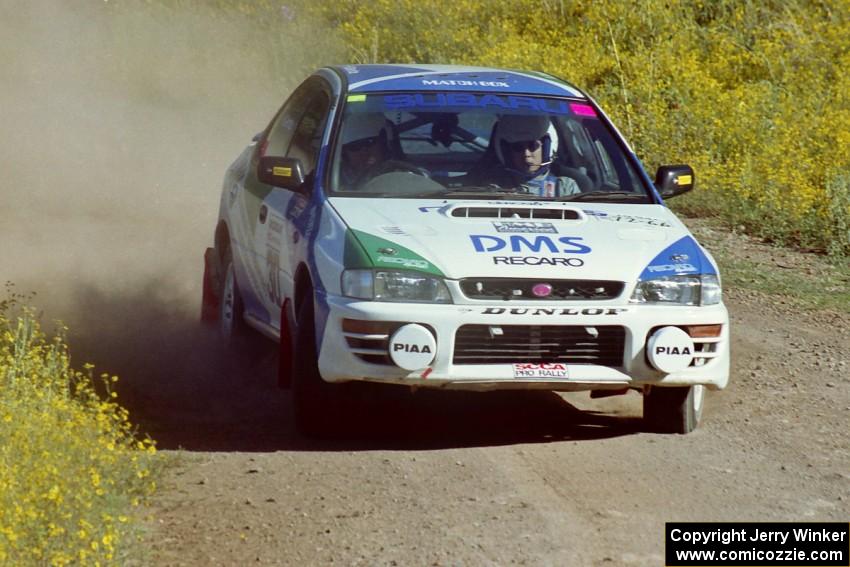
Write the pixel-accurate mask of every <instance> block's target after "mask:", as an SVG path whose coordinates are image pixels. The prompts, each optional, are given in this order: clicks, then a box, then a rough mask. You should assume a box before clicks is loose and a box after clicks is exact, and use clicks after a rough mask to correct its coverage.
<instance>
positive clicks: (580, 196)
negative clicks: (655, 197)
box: [560, 191, 650, 202]
mask: <svg viewBox="0 0 850 567" xmlns="http://www.w3.org/2000/svg"><path fill="white" fill-rule="evenodd" d="M560 200H561V201H626V202H630V201H645V202H650V201H649V198H648V197H647V196H646V195H641V194H640V193H631V192H628V191H590V192H588V193H576V194H575V195H569V196H567V197H562V198H561V199H560Z"/></svg>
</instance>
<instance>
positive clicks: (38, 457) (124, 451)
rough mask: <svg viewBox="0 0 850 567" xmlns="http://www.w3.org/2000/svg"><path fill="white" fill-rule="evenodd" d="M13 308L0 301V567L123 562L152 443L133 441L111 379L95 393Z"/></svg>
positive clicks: (87, 378) (88, 372)
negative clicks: (4, 566)
mask: <svg viewBox="0 0 850 567" xmlns="http://www.w3.org/2000/svg"><path fill="white" fill-rule="evenodd" d="M11 303H13V300H5V301H0V564H3V565H68V564H75V565H76V564H79V565H97V564H100V565H105V564H120V563H122V560H123V559H125V557H124V553H125V552H126V548H127V544H128V543H129V538H130V536H131V534H132V530H133V528H134V520H135V516H136V515H135V514H134V508H135V507H137V506H139V505H140V504H141V503H142V502H144V500H145V499H146V498H147V497H148V496H149V495H151V494H152V492H153V491H154V489H155V482H154V480H153V477H152V472H153V471H154V468H155V466H156V463H157V458H156V456H155V455H156V450H155V448H154V443H153V442H152V441H150V440H148V439H144V440H138V439H137V438H136V436H135V435H134V432H133V428H132V426H131V424H130V422H129V419H128V414H127V411H126V410H124V409H123V408H121V407H120V406H119V405H118V404H117V403H116V401H115V397H116V396H115V393H114V392H112V387H113V386H114V383H115V381H116V380H117V378H116V377H114V376H113V377H109V376H102V381H103V388H100V389H102V390H104V393H103V394H100V395H99V394H98V393H97V392H96V391H95V384H94V380H93V379H92V367H91V366H86V367H85V371H84V372H79V371H76V370H73V369H72V368H71V365H70V356H69V353H68V348H67V346H66V343H65V342H64V340H63V337H62V334H61V333H60V334H58V335H57V336H55V337H53V338H52V339H51V338H48V337H47V336H46V335H45V334H44V333H43V332H42V330H41V328H40V326H39V324H38V322H37V320H36V317H35V316H34V314H33V312H32V311H31V310H28V309H23V310H20V314H19V315H17V316H13V315H11V314H10V311H11V305H10V304H11Z"/></svg>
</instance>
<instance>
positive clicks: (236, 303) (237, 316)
mask: <svg viewBox="0 0 850 567" xmlns="http://www.w3.org/2000/svg"><path fill="white" fill-rule="evenodd" d="M222 267H223V269H222V272H221V274H222V279H221V287H220V289H221V296H220V297H219V304H218V315H219V316H218V332H219V337H220V338H221V341H222V342H223V343H224V345H225V346H226V347H227V348H229V349H238V348H240V347H242V346H243V343H244V342H245V339H246V336H247V335H248V325H247V324H246V323H245V319H244V314H245V307H244V304H243V303H242V295H241V294H240V292H239V285H238V284H237V282H236V271H235V269H234V267H233V259H232V257H231V255H230V252H229V251H228V252H227V253H226V254H225V257H224V260H223V261H222Z"/></svg>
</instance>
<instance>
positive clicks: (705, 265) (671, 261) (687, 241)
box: [639, 236, 717, 281]
mask: <svg viewBox="0 0 850 567" xmlns="http://www.w3.org/2000/svg"><path fill="white" fill-rule="evenodd" d="M716 273H717V268H715V267H714V263H713V262H712V261H711V260H709V259H708V256H706V255H705V253H704V252H703V251H702V248H700V245H699V244H697V242H696V240H694V239H693V237H692V236H683V237H682V238H680V239H679V240H677V241H676V242H674V243H673V244H671V245H670V246H668V247H667V248H665V249H663V250H662V251H661V252H659V253H658V255H656V256H655V258H653V259H652V261H651V262H649V263H648V265H647V267H646V268H644V270H643V272H641V274H640V277H639V279H640V280H642V281H645V280H652V279H657V278H662V277H667V276H675V275H679V274H716Z"/></svg>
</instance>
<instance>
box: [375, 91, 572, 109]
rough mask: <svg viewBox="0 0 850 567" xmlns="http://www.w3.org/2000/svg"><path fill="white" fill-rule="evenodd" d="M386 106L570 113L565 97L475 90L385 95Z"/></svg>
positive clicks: (388, 107)
mask: <svg viewBox="0 0 850 567" xmlns="http://www.w3.org/2000/svg"><path fill="white" fill-rule="evenodd" d="M384 106H385V107H386V108H387V109H389V110H400V109H410V108H416V109H419V110H424V109H428V108H445V107H463V108H491V109H492V108H498V109H501V110H520V111H532V112H542V113H544V114H570V108H569V105H568V104H567V102H566V101H563V100H554V99H546V98H531V97H526V96H503V95H494V94H485V95H477V94H471V93H427V94H423V93H416V94H391V95H385V96H384Z"/></svg>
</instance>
